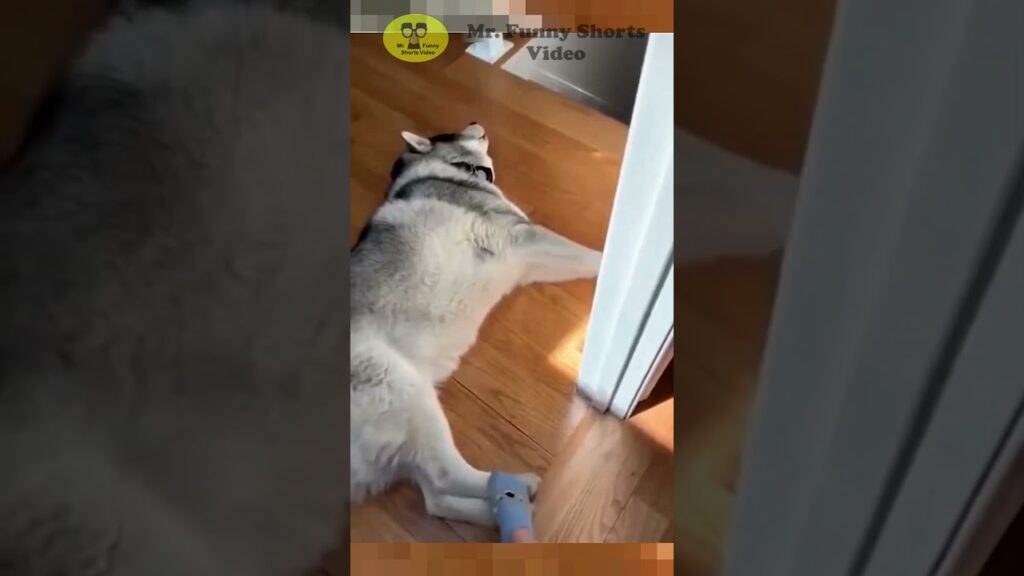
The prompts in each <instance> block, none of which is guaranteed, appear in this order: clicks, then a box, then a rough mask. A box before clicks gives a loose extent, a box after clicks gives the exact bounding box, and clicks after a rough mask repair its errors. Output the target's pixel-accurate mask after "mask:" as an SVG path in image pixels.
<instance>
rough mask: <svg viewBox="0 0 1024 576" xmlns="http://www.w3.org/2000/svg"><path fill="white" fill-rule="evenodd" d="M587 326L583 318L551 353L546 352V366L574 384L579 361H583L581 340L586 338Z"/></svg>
mask: <svg viewBox="0 0 1024 576" xmlns="http://www.w3.org/2000/svg"><path fill="white" fill-rule="evenodd" d="M587 324H588V319H587V318H584V319H583V320H582V321H581V322H580V323H579V324H577V325H576V327H575V328H573V329H572V330H570V331H569V332H568V333H567V334H566V335H565V337H564V338H562V341H561V342H559V343H558V345H557V346H555V347H554V349H552V350H551V352H548V364H550V365H551V366H552V367H553V368H555V369H556V370H558V371H559V372H561V373H562V374H564V375H565V376H567V377H569V378H571V379H572V380H573V381H574V382H575V381H576V378H577V376H579V371H580V361H581V360H582V359H583V340H584V338H586V336H587Z"/></svg>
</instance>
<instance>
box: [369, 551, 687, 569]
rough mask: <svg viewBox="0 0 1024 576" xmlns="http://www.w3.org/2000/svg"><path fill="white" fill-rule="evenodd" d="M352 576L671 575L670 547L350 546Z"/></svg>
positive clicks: (671, 557)
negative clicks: (385, 575) (483, 575)
mask: <svg viewBox="0 0 1024 576" xmlns="http://www.w3.org/2000/svg"><path fill="white" fill-rule="evenodd" d="M350 550H351V563H350V567H351V569H352V574H353V576H376V575H378V574H402V575H408V576H434V575H437V576H442V575H443V576H470V575H474V576H475V575H477V574H538V575H541V574H544V575H546V574H552V575H555V574H566V575H569V574H586V575H587V576H605V575H608V576H611V575H613V574H614V575H616V576H619V575H623V574H628V575H630V576H670V575H671V574H672V567H673V550H672V544H352V545H351V548H350Z"/></svg>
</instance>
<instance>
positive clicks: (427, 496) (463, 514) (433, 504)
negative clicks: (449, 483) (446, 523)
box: [420, 486, 495, 528]
mask: <svg viewBox="0 0 1024 576" xmlns="http://www.w3.org/2000/svg"><path fill="white" fill-rule="evenodd" d="M420 488H421V489H422V490H423V500H424V502H425V503H426V506H427V513H429V514H430V515H431V516H438V517H441V518H447V519H448V520H455V521H457V522H469V523H470V524H476V525H478V526H484V527H486V528H491V527H493V526H494V525H495V518H494V512H493V511H492V510H491V508H490V506H489V505H488V504H487V501H486V500H482V499H480V498H460V497H459V496H449V495H447V494H436V493H434V492H433V490H432V489H431V488H427V487H423V486H421V487H420Z"/></svg>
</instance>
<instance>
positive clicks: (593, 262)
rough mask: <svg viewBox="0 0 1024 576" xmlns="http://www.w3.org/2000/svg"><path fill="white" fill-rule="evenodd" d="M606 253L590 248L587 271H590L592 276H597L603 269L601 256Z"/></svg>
mask: <svg viewBox="0 0 1024 576" xmlns="http://www.w3.org/2000/svg"><path fill="white" fill-rule="evenodd" d="M603 257H604V254H602V253H600V252H598V251H597V250H590V251H589V252H588V253H587V260H586V262H587V271H588V272H589V273H590V277H591V278H594V277H596V276H597V273H598V271H599V270H600V269H601V258H603Z"/></svg>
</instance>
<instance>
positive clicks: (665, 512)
mask: <svg viewBox="0 0 1024 576" xmlns="http://www.w3.org/2000/svg"><path fill="white" fill-rule="evenodd" d="M672 466H673V464H672V455H671V454H670V453H668V452H663V453H659V454H656V455H655V456H654V457H653V458H652V460H651V463H650V464H649V465H648V466H647V470H645V471H644V474H643V476H641V477H640V482H639V483H637V486H636V490H635V491H634V492H633V494H632V495H631V496H630V497H629V500H628V501H627V502H626V505H625V507H623V509H622V513H621V514H620V515H619V518H618V519H617V520H616V521H615V524H614V525H613V526H612V529H611V531H609V532H608V535H607V536H606V537H605V539H604V541H605V542H671V540H663V537H664V535H665V532H666V531H667V530H669V528H670V526H671V525H672V476H673V474H672Z"/></svg>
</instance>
